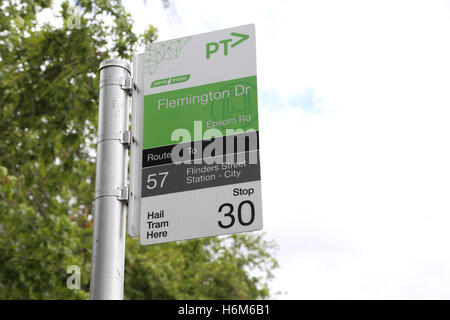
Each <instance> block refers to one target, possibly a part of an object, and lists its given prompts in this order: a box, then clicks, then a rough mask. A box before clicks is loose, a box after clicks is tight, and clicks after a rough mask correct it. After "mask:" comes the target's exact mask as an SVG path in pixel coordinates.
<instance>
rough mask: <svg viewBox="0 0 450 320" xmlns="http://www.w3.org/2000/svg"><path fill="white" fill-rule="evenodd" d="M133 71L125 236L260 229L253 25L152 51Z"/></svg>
mask: <svg viewBox="0 0 450 320" xmlns="http://www.w3.org/2000/svg"><path fill="white" fill-rule="evenodd" d="M133 71H134V81H135V83H136V86H137V90H135V93H134V95H133V114H132V136H133V144H132V152H131V186H130V190H131V192H130V212H129V220H128V232H129V234H130V235H132V236H138V235H139V236H140V239H141V243H142V244H143V245H148V244H155V243H162V242H168V241H177V240H185V239H193V238H198V237H208V236H216V235H222V234H229V233H238V232H247V231H254V230H259V229H261V228H262V206H261V177H260V164H259V127H258V101H257V83H256V47H255V27H254V25H245V26H240V27H235V28H230V29H225V30H220V31H215V32H210V33H205V34H200V35H195V36H191V37H186V38H181V39H174V40H169V41H163V42H155V43H152V44H149V45H148V46H147V48H146V50H145V52H144V53H142V54H138V55H136V56H135V57H134V59H133Z"/></svg>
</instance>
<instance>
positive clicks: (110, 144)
mask: <svg viewBox="0 0 450 320" xmlns="http://www.w3.org/2000/svg"><path fill="white" fill-rule="evenodd" d="M130 84H131V78H130V65H129V64H128V63H127V62H125V61H121V60H117V59H108V60H105V61H103V62H102V63H101V64H100V94H99V99H100V102H99V113H98V139H97V171H96V181H95V201H94V231H93V239H92V263H91V283H90V299H123V283H124V264H125V236H126V233H125V221H126V220H125V217H126V206H127V204H126V202H125V201H124V200H126V199H127V198H128V189H127V188H125V186H126V183H127V171H128V151H127V148H126V145H125V143H126V142H127V137H129V135H128V134H129V131H128V116H129V109H128V108H129V107H128V102H129V95H128V93H129V92H128V90H130V87H131V86H130Z"/></svg>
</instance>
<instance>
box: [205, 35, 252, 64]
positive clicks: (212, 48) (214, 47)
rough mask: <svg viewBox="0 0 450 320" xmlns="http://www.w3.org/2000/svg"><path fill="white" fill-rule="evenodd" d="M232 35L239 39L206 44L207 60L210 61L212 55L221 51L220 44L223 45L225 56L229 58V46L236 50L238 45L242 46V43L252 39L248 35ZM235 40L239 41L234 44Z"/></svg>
mask: <svg viewBox="0 0 450 320" xmlns="http://www.w3.org/2000/svg"><path fill="white" fill-rule="evenodd" d="M230 35H231V36H233V37H238V39H236V38H231V39H225V40H220V41H219V42H208V43H207V44H206V59H209V58H210V57H211V55H212V54H214V53H216V52H217V51H219V48H220V44H222V45H223V55H224V56H227V55H228V50H229V49H228V45H230V48H234V47H236V46H237V45H238V44H241V43H242V42H244V41H245V40H247V39H248V38H250V36H249V35H248V34H243V33H237V32H231V33H230ZM233 40H237V41H235V42H233ZM230 43H231V44H230Z"/></svg>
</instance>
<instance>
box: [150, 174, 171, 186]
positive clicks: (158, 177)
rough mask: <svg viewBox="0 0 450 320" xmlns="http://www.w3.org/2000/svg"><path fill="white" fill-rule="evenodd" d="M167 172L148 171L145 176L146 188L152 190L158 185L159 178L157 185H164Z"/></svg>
mask: <svg viewBox="0 0 450 320" xmlns="http://www.w3.org/2000/svg"><path fill="white" fill-rule="evenodd" d="M168 174H169V172H160V173H150V174H149V175H148V176H147V185H146V187H147V189H149V190H153V189H155V188H156V187H157V186H158V180H159V182H160V183H159V187H160V188H162V187H163V186H164V181H166V178H167V175H168Z"/></svg>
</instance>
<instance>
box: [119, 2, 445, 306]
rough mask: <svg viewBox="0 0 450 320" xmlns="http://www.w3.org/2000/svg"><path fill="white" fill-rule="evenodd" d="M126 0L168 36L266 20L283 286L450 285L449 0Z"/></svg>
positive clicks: (262, 82)
mask: <svg viewBox="0 0 450 320" xmlns="http://www.w3.org/2000/svg"><path fill="white" fill-rule="evenodd" d="M168 2H169V7H168V8H166V9H164V8H163V3H162V1H161V0H147V1H146V3H144V1H141V0H130V1H124V4H125V6H126V8H127V9H128V10H129V11H130V13H131V14H132V16H133V18H134V19H135V25H134V30H135V31H136V32H142V31H143V30H144V28H145V27H146V25H147V24H149V23H151V24H153V25H154V26H156V27H157V28H158V29H159V40H169V39H172V38H176V37H183V36H188V35H192V34H198V33H204V32H209V31H214V30H219V29H223V28H228V27H233V26H239V25H244V24H248V23H255V25H256V38H257V39H256V41H257V68H258V91H259V92H258V98H259V109H260V111H259V121H260V125H259V127H260V142H261V144H260V146H261V167H262V188H263V189H262V192H263V214H264V231H265V232H266V237H267V239H274V240H275V241H276V242H277V243H278V245H279V246H280V250H279V251H278V253H277V256H276V257H277V259H278V261H279V263H280V268H279V269H278V270H277V271H276V272H275V279H274V280H273V282H272V284H271V287H272V291H273V292H281V293H282V294H280V295H277V296H274V298H282V299H450V248H449V246H450V232H449V229H450V197H449V194H450V145H449V137H450V125H449V121H450V58H449V57H450V1H439V0H427V1H414V0H408V1H400V0H395V1H383V0H377V1H361V0H359V1H343V0H341V1H333V0H330V1H322V0H314V1H312V0H311V1H299V0H297V1H262V0H258V1H241V0H239V1H236V0H227V1H211V0H202V1H200V0H191V1H182V0H168Z"/></svg>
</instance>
